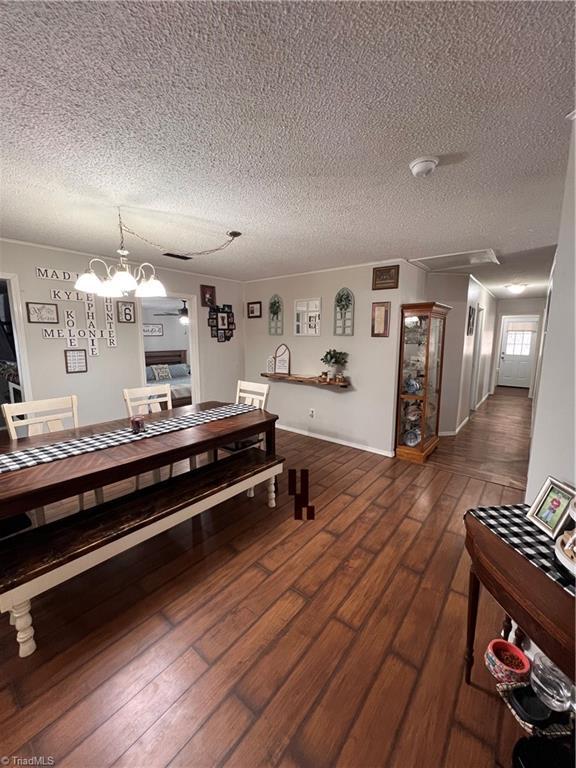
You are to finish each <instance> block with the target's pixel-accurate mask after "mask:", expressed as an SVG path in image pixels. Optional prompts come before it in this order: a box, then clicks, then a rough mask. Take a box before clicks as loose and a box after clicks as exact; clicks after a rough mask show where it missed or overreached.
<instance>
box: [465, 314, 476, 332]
mask: <svg viewBox="0 0 576 768" xmlns="http://www.w3.org/2000/svg"><path fill="white" fill-rule="evenodd" d="M475 323H476V307H468V327H467V329H466V336H473V335H474V325H475Z"/></svg>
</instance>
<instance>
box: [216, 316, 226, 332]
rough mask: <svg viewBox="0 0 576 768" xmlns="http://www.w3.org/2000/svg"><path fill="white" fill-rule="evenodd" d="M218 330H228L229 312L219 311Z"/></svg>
mask: <svg viewBox="0 0 576 768" xmlns="http://www.w3.org/2000/svg"><path fill="white" fill-rule="evenodd" d="M218 330H219V331H226V330H228V312H219V313H218Z"/></svg>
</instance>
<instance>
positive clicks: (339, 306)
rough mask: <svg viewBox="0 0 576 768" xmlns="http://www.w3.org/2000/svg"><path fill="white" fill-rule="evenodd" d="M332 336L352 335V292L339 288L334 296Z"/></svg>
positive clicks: (348, 289)
mask: <svg viewBox="0 0 576 768" xmlns="http://www.w3.org/2000/svg"><path fill="white" fill-rule="evenodd" d="M334 336H354V294H353V293H352V291H351V290H350V288H340V290H339V291H338V293H337V294H336V296H335V298H334Z"/></svg>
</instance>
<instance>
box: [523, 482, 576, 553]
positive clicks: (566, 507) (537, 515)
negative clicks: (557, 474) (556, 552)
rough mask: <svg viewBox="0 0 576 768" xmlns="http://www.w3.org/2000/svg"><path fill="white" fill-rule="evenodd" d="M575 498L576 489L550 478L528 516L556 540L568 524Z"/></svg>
mask: <svg viewBox="0 0 576 768" xmlns="http://www.w3.org/2000/svg"><path fill="white" fill-rule="evenodd" d="M575 496H576V489H574V488H572V487H570V486H569V485H566V484H565V483H561V482H560V481H559V480H555V479H554V478H553V477H548V478H546V482H545V483H544V485H543V486H542V488H541V490H540V493H539V494H538V496H537V497H536V499H535V500H534V503H533V504H532V506H531V507H530V509H529V510H528V513H527V516H528V517H529V518H530V520H532V522H533V523H534V524H535V525H537V526H538V528H540V529H541V530H543V531H545V532H546V533H547V534H548V536H550V538H551V539H555V538H556V537H557V536H559V535H560V533H561V532H562V529H563V528H564V526H565V524H566V521H567V519H568V516H569V514H570V503H571V502H572V500H573V499H574V497H575Z"/></svg>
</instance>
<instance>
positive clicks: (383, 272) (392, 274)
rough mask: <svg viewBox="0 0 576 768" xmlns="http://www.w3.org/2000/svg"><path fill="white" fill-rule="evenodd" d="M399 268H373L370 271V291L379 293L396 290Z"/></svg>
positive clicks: (397, 266) (396, 266)
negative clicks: (388, 289) (386, 289)
mask: <svg viewBox="0 0 576 768" xmlns="http://www.w3.org/2000/svg"><path fill="white" fill-rule="evenodd" d="M399 278H400V266H399V265H398V264H396V265H395V266H393V267H374V269H373V270H372V290H373V291H381V290H383V289H385V288H398V280H399Z"/></svg>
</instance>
